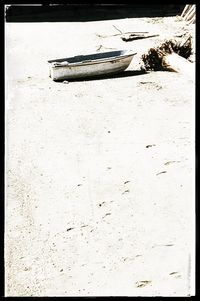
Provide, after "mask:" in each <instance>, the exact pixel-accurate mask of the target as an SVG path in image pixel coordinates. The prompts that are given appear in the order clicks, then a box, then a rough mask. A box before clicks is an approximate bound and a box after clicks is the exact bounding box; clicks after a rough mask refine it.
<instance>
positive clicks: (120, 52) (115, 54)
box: [48, 50, 126, 63]
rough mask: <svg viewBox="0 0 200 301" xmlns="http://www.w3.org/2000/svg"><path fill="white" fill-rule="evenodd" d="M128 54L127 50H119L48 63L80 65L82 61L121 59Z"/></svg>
mask: <svg viewBox="0 0 200 301" xmlns="http://www.w3.org/2000/svg"><path fill="white" fill-rule="evenodd" d="M125 54H126V50H117V51H108V52H101V53H95V54H88V55H78V56H73V57H69V58H62V59H54V60H50V61H48V63H53V62H65V61H67V62H69V63H79V62H82V61H90V60H98V59H105V58H111V57H119V56H122V55H125Z"/></svg>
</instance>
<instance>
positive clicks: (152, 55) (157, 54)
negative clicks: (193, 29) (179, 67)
mask: <svg viewBox="0 0 200 301" xmlns="http://www.w3.org/2000/svg"><path fill="white" fill-rule="evenodd" d="M173 52H175V53H176V54H178V55H180V56H182V57H184V58H185V59H188V58H189V57H190V55H191V53H192V43H191V36H189V37H188V38H187V39H186V40H184V41H177V40H166V41H164V42H163V43H162V44H161V45H159V46H157V47H154V48H150V49H149V50H148V52H147V53H146V54H143V55H142V61H143V63H144V67H145V69H146V70H154V71H162V70H166V69H169V68H168V67H169V66H166V65H165V60H164V58H165V56H166V55H169V54H172V53H173Z"/></svg>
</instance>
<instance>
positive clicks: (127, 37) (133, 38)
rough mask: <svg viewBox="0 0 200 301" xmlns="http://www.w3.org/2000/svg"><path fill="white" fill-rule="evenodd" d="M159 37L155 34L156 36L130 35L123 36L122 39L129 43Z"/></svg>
mask: <svg viewBox="0 0 200 301" xmlns="http://www.w3.org/2000/svg"><path fill="white" fill-rule="evenodd" d="M158 36H159V35H158V34H155V35H144V34H140V35H139V34H129V35H124V36H122V37H121V39H122V40H123V41H125V42H129V41H134V40H140V39H147V38H153V37H158Z"/></svg>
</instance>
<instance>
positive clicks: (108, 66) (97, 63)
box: [49, 52, 135, 81]
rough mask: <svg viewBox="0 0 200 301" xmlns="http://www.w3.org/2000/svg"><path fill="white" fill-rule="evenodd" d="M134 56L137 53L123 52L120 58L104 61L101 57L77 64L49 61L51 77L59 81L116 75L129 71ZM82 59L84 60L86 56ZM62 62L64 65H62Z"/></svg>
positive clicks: (109, 58)
mask: <svg viewBox="0 0 200 301" xmlns="http://www.w3.org/2000/svg"><path fill="white" fill-rule="evenodd" d="M134 55H135V53H134V54H133V53H132V54H130V53H129V54H125V53H124V52H123V53H122V54H121V55H119V56H118V57H108V58H103V59H101V57H100V58H99V59H98V58H97V59H95V60H88V59H87V60H85V61H84V60H83V61H81V62H77V63H76V62H72V63H66V64H65V63H64V62H66V61H67V59H60V60H59V62H58V60H57V61H56V60H55V61H49V63H50V66H49V67H50V69H49V71H50V73H49V76H50V77H51V78H52V79H53V80H54V81H59V80H65V79H77V78H86V77H95V76H102V75H109V74H115V73H118V72H121V71H124V70H125V69H127V68H128V66H129V64H130V63H131V61H132V58H133V56H134ZM82 57H83V58H84V56H82ZM87 57H89V56H87ZM62 60H63V64H64V65H62ZM64 60H65V61H64ZM57 62H58V63H57ZM56 63H57V64H56Z"/></svg>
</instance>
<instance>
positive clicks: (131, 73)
mask: <svg viewBox="0 0 200 301" xmlns="http://www.w3.org/2000/svg"><path fill="white" fill-rule="evenodd" d="M147 73H148V72H147V71H145V70H128V71H122V72H120V73H116V74H110V75H98V76H91V77H83V78H77V79H69V80H68V79H66V80H57V81H56V82H58V83H64V82H65V81H66V82H83V81H94V80H105V79H114V78H122V77H131V76H137V75H142V74H147Z"/></svg>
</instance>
